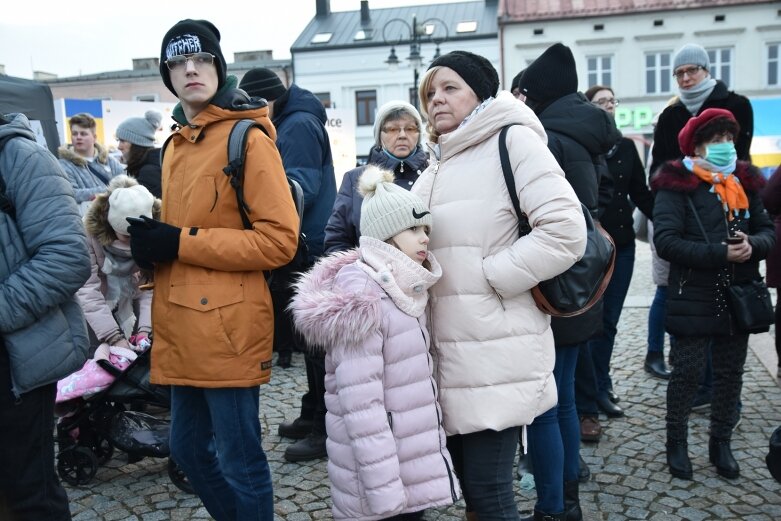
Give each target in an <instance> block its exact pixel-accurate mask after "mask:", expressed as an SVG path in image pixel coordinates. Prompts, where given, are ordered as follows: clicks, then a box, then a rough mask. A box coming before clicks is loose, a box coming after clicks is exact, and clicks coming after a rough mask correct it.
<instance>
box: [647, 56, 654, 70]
mask: <svg viewBox="0 0 781 521" xmlns="http://www.w3.org/2000/svg"><path fill="white" fill-rule="evenodd" d="M655 62H656V55H655V54H646V55H645V67H646V69H650V68H651V67H653V66H654V65H655V64H656V63H655Z"/></svg>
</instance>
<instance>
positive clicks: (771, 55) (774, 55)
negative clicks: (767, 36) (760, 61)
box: [767, 45, 778, 60]
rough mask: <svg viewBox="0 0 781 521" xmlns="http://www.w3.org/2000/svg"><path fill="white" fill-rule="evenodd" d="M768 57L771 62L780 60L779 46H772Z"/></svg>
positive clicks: (768, 49) (768, 50)
mask: <svg viewBox="0 0 781 521" xmlns="http://www.w3.org/2000/svg"><path fill="white" fill-rule="evenodd" d="M767 57H768V58H770V59H771V60H775V59H777V58H778V45H770V46H768V48H767Z"/></svg>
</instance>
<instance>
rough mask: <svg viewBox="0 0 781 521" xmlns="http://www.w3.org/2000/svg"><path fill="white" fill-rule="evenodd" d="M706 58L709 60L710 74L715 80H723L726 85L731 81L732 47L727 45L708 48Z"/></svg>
mask: <svg viewBox="0 0 781 521" xmlns="http://www.w3.org/2000/svg"><path fill="white" fill-rule="evenodd" d="M708 59H709V60H710V71H708V72H710V75H711V76H712V77H714V78H715V79H717V80H721V81H723V82H724V83H725V84H726V85H727V87H729V86H730V83H732V82H731V81H730V80H731V79H732V49H731V48H729V47H725V48H721V49H708Z"/></svg>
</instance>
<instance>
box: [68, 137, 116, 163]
mask: <svg viewBox="0 0 781 521" xmlns="http://www.w3.org/2000/svg"><path fill="white" fill-rule="evenodd" d="M95 150H97V151H98V155H97V157H95V161H97V162H99V163H101V164H103V165H107V164H108V150H107V149H106V148H105V147H104V146H103V145H101V144H100V143H98V142H97V141H96V142H95ZM57 153H58V155H59V157H60V159H65V160H67V161H70V162H71V163H73V164H74V165H77V166H86V165H87V159H86V158H83V157H81V156H80V155H79V154H77V153H76V151H75V150H74V149H73V145H65V146H62V147H60V148H59V149H58V150H57Z"/></svg>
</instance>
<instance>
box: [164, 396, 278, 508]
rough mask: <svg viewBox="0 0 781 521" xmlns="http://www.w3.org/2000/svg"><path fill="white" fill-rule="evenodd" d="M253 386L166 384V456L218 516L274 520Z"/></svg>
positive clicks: (257, 400) (257, 402)
mask: <svg viewBox="0 0 781 521" xmlns="http://www.w3.org/2000/svg"><path fill="white" fill-rule="evenodd" d="M258 393H259V388H258V386H254V387H239V388H221V389H202V388H198V387H184V386H176V385H175V386H172V387H171V457H172V458H173V459H174V461H176V463H177V464H178V465H179V466H180V467H181V469H182V470H183V471H184V473H185V474H186V475H187V478H188V479H189V480H190V483H191V484H192V486H193V488H194V489H195V492H196V493H197V494H198V496H200V498H201V501H203V505H204V506H205V507H206V510H208V511H209V514H211V516H212V517H213V518H214V519H216V520H218V521H228V520H230V521H234V520H241V521H245V520H247V521H251V520H257V521H260V520H269V519H274V497H273V494H272V488H271V471H270V470H269V466H268V461H267V460H266V454H265V452H263V448H262V447H261V445H260V436H261V432H260V421H259V420H258V407H259V402H260V397H259V394H258Z"/></svg>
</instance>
